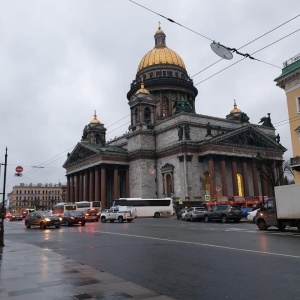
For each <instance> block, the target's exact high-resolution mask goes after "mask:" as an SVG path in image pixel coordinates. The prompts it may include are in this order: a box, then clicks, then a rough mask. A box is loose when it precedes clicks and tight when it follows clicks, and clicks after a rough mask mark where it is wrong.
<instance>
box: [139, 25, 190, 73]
mask: <svg viewBox="0 0 300 300" xmlns="http://www.w3.org/2000/svg"><path fill="white" fill-rule="evenodd" d="M165 37H166V35H165V33H164V32H163V30H162V29H161V28H160V26H159V27H158V29H157V31H156V32H155V35H154V39H155V47H154V49H152V50H150V51H149V52H148V53H147V54H146V55H144V57H143V58H142V60H141V62H140V64H139V66H138V69H137V72H139V71H141V70H142V69H144V68H146V67H149V66H153V65H160V64H168V65H176V66H179V67H181V68H183V69H185V65H184V62H183V60H182V58H181V57H180V56H179V55H178V54H177V53H176V52H175V51H174V50H172V49H170V48H168V47H167V46H166V43H165Z"/></svg>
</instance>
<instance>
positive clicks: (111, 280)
mask: <svg viewBox="0 0 300 300" xmlns="http://www.w3.org/2000/svg"><path fill="white" fill-rule="evenodd" d="M0 299H1V300H21V299H22V300H33V299H34V300H38V299H42V300H50V299H51V300H54V299H55V300H71V299H78V300H84V299H101V300H123V299H148V300H170V299H172V298H169V297H167V296H164V295H159V294H157V293H155V292H153V291H151V290H148V289H146V288H143V287H141V286H139V285H136V284H134V283H132V282H129V281H126V280H124V279H122V278H119V277H116V276H114V275H111V274H109V273H106V272H102V271H99V270H97V269H94V268H92V267H90V266H87V265H83V264H80V263H77V262H75V261H74V260H72V259H69V258H67V257H64V256H62V255H59V254H56V253H53V252H52V251H51V250H46V249H42V248H39V247H36V246H32V245H28V244H21V243H15V242H10V241H5V246H4V247H3V248H1V247H0Z"/></svg>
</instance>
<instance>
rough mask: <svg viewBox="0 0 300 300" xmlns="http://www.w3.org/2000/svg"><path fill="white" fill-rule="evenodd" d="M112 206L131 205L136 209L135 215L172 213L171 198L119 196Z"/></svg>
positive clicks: (152, 215) (158, 215) (163, 215)
mask: <svg viewBox="0 0 300 300" xmlns="http://www.w3.org/2000/svg"><path fill="white" fill-rule="evenodd" d="M113 206H133V207H134V208H135V209H136V211H137V217H154V218H159V217H170V216H172V215H173V200H172V199H171V198H161V199H142V198H120V199H118V200H115V201H114V202H113Z"/></svg>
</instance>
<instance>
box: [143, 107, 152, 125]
mask: <svg viewBox="0 0 300 300" xmlns="http://www.w3.org/2000/svg"><path fill="white" fill-rule="evenodd" d="M144 119H145V123H146V124H150V123H151V109H150V108H149V107H145V111H144Z"/></svg>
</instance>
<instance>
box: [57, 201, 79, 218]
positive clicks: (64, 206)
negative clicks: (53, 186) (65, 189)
mask: <svg viewBox="0 0 300 300" xmlns="http://www.w3.org/2000/svg"><path fill="white" fill-rule="evenodd" d="M68 210H77V205H76V204H74V203H66V202H60V203H57V204H55V205H54V206H53V214H54V215H57V216H62V215H63V214H64V213H65V212H66V211H68Z"/></svg>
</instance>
